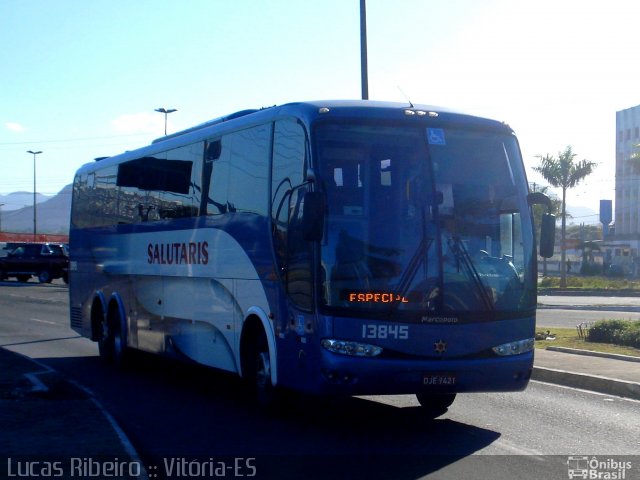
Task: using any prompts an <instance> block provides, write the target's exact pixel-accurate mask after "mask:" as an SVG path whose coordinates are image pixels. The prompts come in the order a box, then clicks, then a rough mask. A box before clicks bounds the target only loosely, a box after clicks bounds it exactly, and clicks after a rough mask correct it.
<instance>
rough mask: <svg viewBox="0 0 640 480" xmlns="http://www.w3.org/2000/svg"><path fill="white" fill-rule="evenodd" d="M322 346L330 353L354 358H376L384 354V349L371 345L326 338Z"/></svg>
mask: <svg viewBox="0 0 640 480" xmlns="http://www.w3.org/2000/svg"><path fill="white" fill-rule="evenodd" d="M320 344H321V345H322V346H323V347H324V348H326V349H327V350H329V351H330V352H333V353H340V354H342V355H351V356H354V357H376V356H378V355H380V354H381V353H382V347H377V346H375V345H369V344H368V343H359V342H348V341H346V340H334V339H331V338H325V339H323V340H322V342H320Z"/></svg>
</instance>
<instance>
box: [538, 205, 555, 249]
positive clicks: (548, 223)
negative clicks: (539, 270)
mask: <svg viewBox="0 0 640 480" xmlns="http://www.w3.org/2000/svg"><path fill="white" fill-rule="evenodd" d="M555 241H556V216H555V215H552V214H550V213H545V214H544V215H542V223H541V225H540V256H541V257H543V258H551V257H553V250H554V247H555Z"/></svg>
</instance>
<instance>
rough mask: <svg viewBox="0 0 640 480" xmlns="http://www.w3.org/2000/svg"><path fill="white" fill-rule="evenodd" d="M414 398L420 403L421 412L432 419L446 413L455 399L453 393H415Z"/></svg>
mask: <svg viewBox="0 0 640 480" xmlns="http://www.w3.org/2000/svg"><path fill="white" fill-rule="evenodd" d="M416 398H417V399H418V402H420V406H421V407H422V409H423V411H424V412H425V413H426V414H427V415H428V416H429V417H432V418H436V417H439V416H440V415H443V414H444V413H446V412H447V410H448V409H449V407H450V406H451V404H452V403H453V401H454V400H455V399H456V394H455V393H441V394H433V393H431V394H430V393H416Z"/></svg>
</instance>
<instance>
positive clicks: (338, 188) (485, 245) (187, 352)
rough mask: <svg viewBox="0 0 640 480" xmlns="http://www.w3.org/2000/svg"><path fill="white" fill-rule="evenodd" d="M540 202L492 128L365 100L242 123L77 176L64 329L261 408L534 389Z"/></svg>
mask: <svg viewBox="0 0 640 480" xmlns="http://www.w3.org/2000/svg"><path fill="white" fill-rule="evenodd" d="M544 202H545V198H544V196H543V195H541V194H539V193H532V194H529V191H528V184H527V180H526V175H525V170H524V166H523V162H522V158H521V155H520V151H519V147H518V142H517V140H516V137H515V135H514V133H513V131H512V130H511V129H510V128H509V127H508V126H507V125H505V124H503V123H500V122H496V121H493V120H488V119H484V118H478V117H474V116H470V115H466V114H462V113H456V112H453V111H449V110H446V109H441V108H435V107H429V106H414V105H403V104H396V103H385V102H374V101H319V102H305V103H292V104H287V105H282V106H275V107H271V108H265V109H262V110H245V111H241V112H237V113H235V114H232V115H228V116H225V117H221V118H217V119H215V120H212V121H210V122H207V123H205V124H202V125H199V126H196V127H193V128H190V129H188V130H185V131H182V132H179V133H176V134H173V135H168V136H165V137H162V138H159V139H158V140H156V141H154V142H153V143H152V144H151V145H149V146H146V147H143V148H140V149H138V150H134V151H128V152H126V153H122V154H120V155H117V156H114V157H109V158H103V159H99V160H96V161H95V162H93V163H90V164H87V165H85V166H83V167H82V168H80V169H79V170H78V172H77V174H76V176H75V179H74V185H73V203H72V216H71V231H70V256H71V263H70V276H69V290H70V305H71V309H70V311H71V315H70V316H71V319H70V321H71V327H72V328H73V329H74V330H75V331H77V332H78V333H80V334H81V335H83V336H86V337H88V338H90V339H92V340H94V341H96V342H97V343H98V347H99V352H100V355H101V356H103V357H104V358H105V359H106V360H107V361H109V362H112V363H114V364H121V363H122V362H123V361H124V360H125V359H126V357H127V354H128V353H129V352H130V350H132V349H138V350H143V351H146V352H152V353H157V354H162V355H167V356H172V357H177V358H182V359H188V360H190V361H195V362H197V363H199V364H203V365H207V366H210V367H215V368H217V369H222V370H226V371H229V372H234V373H237V374H238V375H239V376H241V377H242V378H244V379H246V380H247V382H248V383H249V384H250V385H252V386H253V390H254V392H255V394H256V396H257V398H259V399H260V400H261V401H263V402H268V401H270V399H272V398H273V396H274V394H275V393H277V392H278V391H279V390H280V389H289V390H296V391H301V392H309V393H313V394H329V395H373V394H375V395H378V394H381V395H382V394H415V395H417V398H418V400H419V402H420V404H421V405H422V406H423V407H425V411H429V412H437V411H439V412H442V411H446V409H447V407H448V406H449V405H450V404H451V403H452V402H453V400H454V398H455V395H456V394H457V393H460V392H487V391H518V390H522V389H524V388H525V387H526V385H527V383H528V381H529V378H530V376H531V371H532V366H533V348H534V328H535V313H536V278H537V272H536V265H537V256H536V242H535V236H534V223H533V217H532V204H534V203H544ZM551 217H552V216H550V215H547V216H546V218H545V220H546V221H544V222H543V227H544V226H545V225H546V227H547V230H546V233H544V232H543V233H542V238H541V242H540V245H541V247H540V250H541V251H540V253H541V254H542V255H544V256H549V255H550V251H551V252H552V250H553V245H552V243H553V232H552V230H553V227H552V226H551V227H549V225H553V219H552V218H551ZM543 230H544V228H543ZM550 232H551V233H550Z"/></svg>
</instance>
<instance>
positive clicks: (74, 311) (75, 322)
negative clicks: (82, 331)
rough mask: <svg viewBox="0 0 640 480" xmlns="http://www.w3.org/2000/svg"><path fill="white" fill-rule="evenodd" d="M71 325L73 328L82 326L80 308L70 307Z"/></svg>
mask: <svg viewBox="0 0 640 480" xmlns="http://www.w3.org/2000/svg"><path fill="white" fill-rule="evenodd" d="M71 326H72V327H75V328H82V309H81V308H77V307H75V308H71Z"/></svg>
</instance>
